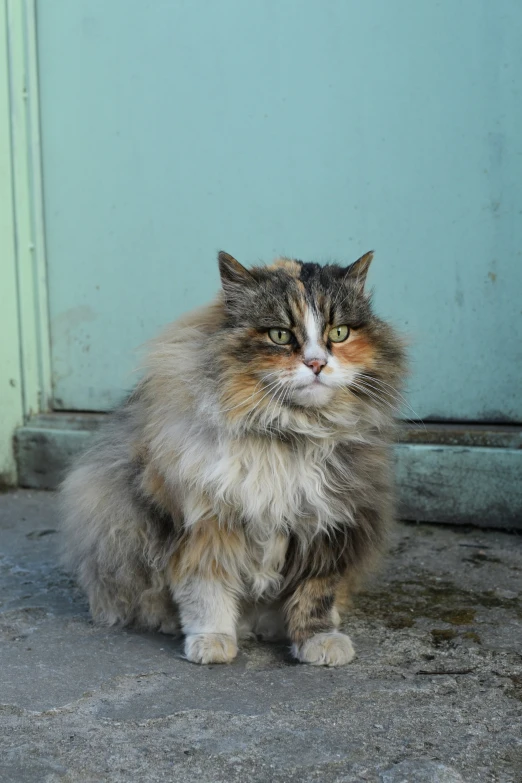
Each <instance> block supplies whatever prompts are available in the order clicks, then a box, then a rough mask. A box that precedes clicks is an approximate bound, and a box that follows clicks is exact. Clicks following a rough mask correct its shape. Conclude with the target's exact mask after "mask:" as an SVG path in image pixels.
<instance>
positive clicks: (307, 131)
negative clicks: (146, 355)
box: [37, 0, 522, 421]
mask: <svg viewBox="0 0 522 783" xmlns="http://www.w3.org/2000/svg"><path fill="white" fill-rule="evenodd" d="M37 12H38V13H37V37H38V57H39V79H40V99H41V130H42V144H43V147H42V150H43V182H44V205H45V228H46V243H47V264H48V289H49V298H50V315H51V337H52V369H53V382H54V406H55V408H57V409H77V410H104V409H106V408H108V407H110V406H111V405H113V404H114V403H115V402H117V400H118V399H119V398H120V396H121V394H122V391H123V390H124V389H126V388H129V387H130V386H131V385H132V383H133V376H132V372H131V370H132V368H133V366H134V365H135V363H136V358H135V355H134V353H133V348H134V347H135V346H136V345H138V344H140V343H142V342H143V341H144V340H146V339H147V338H149V337H150V336H152V335H153V334H154V333H155V332H156V330H157V328H158V327H159V326H161V325H162V324H163V323H165V322H167V321H169V320H171V319H172V318H174V317H176V316H177V315H179V314H180V313H181V312H183V311H184V310H186V309H188V308H190V307H193V306H195V305H197V304H200V303H203V302H205V301H206V300H207V299H208V298H209V297H210V296H212V294H213V292H214V291H215V290H216V287H217V285H218V275H217V270H216V265H215V254H216V251H217V250H218V248H224V249H226V250H228V251H229V252H231V253H233V254H234V255H236V256H237V257H238V258H239V259H240V260H241V261H244V262H255V261H256V260H258V259H264V260H270V259H271V258H272V257H273V256H274V255H276V254H280V253H284V254H288V255H295V256H297V257H299V258H302V259H304V260H329V259H341V260H343V261H345V262H348V261H352V260H354V259H355V258H356V257H357V256H358V255H359V254H361V253H362V252H364V251H366V250H368V249H370V248H375V249H376V251H377V254H376V260H375V262H374V269H373V270H372V273H371V283H373V284H375V286H376V287H377V295H376V299H377V304H378V307H379V309H380V310H381V311H382V312H383V313H384V314H386V315H388V316H390V317H391V318H392V319H393V320H394V321H395V322H396V323H397V324H398V325H399V326H400V327H402V328H403V329H404V330H405V331H406V332H407V333H408V334H409V335H410V339H411V342H412V353H413V373H412V378H411V383H410V388H411V394H410V401H411V405H412V407H413V408H414V409H415V411H416V413H417V415H418V416H421V417H424V418H433V419H453V420H457V419H460V420H468V421H480V420H483V421H502V420H503V421H507V420H510V421H521V420H522V397H521V395H520V393H519V390H520V380H521V378H522V341H521V339H520V336H521V335H520V332H521V329H520V314H521V304H520V301H521V293H522V219H521V214H522V132H521V128H522V96H521V93H520V91H521V84H522V79H521V76H522V46H521V45H520V42H521V40H522V4H521V3H520V0H497V2H494V3H493V2H491V0H458V2H456V1H455V0H440V2H437V3H433V2H418V0H395V1H394V2H393V3H391V2H389V0H371V1H370V2H361V1H360V0H323V1H322V2H313V0H306V2H305V1H304V0H255V1H254V2H249V3H245V2H242V0H220V2H211V1H210V0H208V2H206V1H204V0H191V2H183V1H182V0H169V1H168V2H167V1H165V2H162V1H161V0H148V1H147V0H140V1H139V2H137V1H136V2H134V0H133V1H132V2H129V0H111V2H107V0H39V2H37Z"/></svg>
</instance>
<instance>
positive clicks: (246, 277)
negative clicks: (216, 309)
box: [218, 250, 254, 304]
mask: <svg viewBox="0 0 522 783" xmlns="http://www.w3.org/2000/svg"><path fill="white" fill-rule="evenodd" d="M218 263H219V274H220V275H221V285H222V286H223V291H224V292H225V299H226V301H227V302H228V303H229V304H230V303H232V302H233V300H234V299H236V297H238V296H240V295H241V292H242V291H243V290H244V288H245V287H247V286H249V285H251V284H252V283H253V282H254V278H253V277H252V275H251V274H250V272H249V271H248V269H245V267H244V266H243V265H242V264H240V263H239V261H236V259H235V258H234V257H233V256H231V255H229V254H228V253H225V252H224V251H223V250H221V251H220V253H218Z"/></svg>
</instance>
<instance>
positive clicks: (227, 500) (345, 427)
mask: <svg viewBox="0 0 522 783" xmlns="http://www.w3.org/2000/svg"><path fill="white" fill-rule="evenodd" d="M372 257H373V253H366V254H365V255H364V256H362V257H361V258H360V259H359V260H358V261H356V262H355V263H353V264H351V265H349V266H347V267H343V266H340V265H337V264H328V265H325V266H320V265H319V264H316V263H303V262H301V261H297V260H293V259H288V258H281V259H278V260H277V261H275V262H274V263H273V264H272V265H269V266H255V267H253V268H251V269H247V268H245V267H244V266H243V265H242V264H240V263H239V262H238V261H236V259H235V258H233V257H232V256H230V255H228V254H227V253H224V252H221V253H219V257H218V261H219V270H220V276H221V283H222V286H221V290H220V293H219V295H218V296H217V299H216V300H215V301H214V302H213V303H212V304H210V305H208V306H206V307H203V308H201V309H199V310H196V311H195V312H192V313H189V314H188V315H186V316H184V317H182V318H181V319H179V320H178V321H176V322H175V323H174V324H172V325H170V326H169V327H168V328H167V329H166V331H165V332H164V333H163V334H162V335H161V336H160V337H159V338H157V339H156V340H155V341H153V342H152V344H151V347H150V351H149V353H148V357H147V359H146V362H145V367H144V375H143V379H142V380H141V381H140V382H139V383H138V385H137V387H136V388H135V390H134V391H133V392H132V393H131V395H130V396H129V398H128V399H127V400H126V402H125V403H124V404H123V405H122V406H121V407H120V408H119V409H117V410H116V411H115V412H114V413H113V414H112V416H111V417H110V421H109V423H108V425H107V426H106V428H105V430H104V431H103V433H102V434H101V437H100V439H99V441H98V442H97V443H96V445H95V446H93V447H92V448H91V449H90V450H89V451H88V452H87V453H86V454H84V455H83V456H82V457H81V458H80V459H79V461H78V462H77V464H76V465H75V466H74V467H73V469H72V471H71V472H70V473H69V475H68V476H67V478H66V479H65V482H64V484H63V486H62V490H61V497H62V501H63V511H64V514H63V532H64V541H65V547H64V555H65V562H66V564H67V566H68V567H69V568H70V569H71V570H72V571H73V572H74V573H75V574H76V577H77V579H78V581H79V584H80V585H81V587H82V588H83V589H84V590H85V591H86V593H87V596H88V599H89V604H90V610H91V613H92V616H93V618H94V619H95V621H98V622H100V623H104V624H108V625H113V624H121V625H134V626H137V627H141V628H145V629H156V630H159V631H163V632H165V633H176V632H177V631H178V629H179V627H180V626H181V630H182V631H183V633H184V635H185V639H184V654H185V657H186V658H187V659H188V660H189V661H193V662H195V663H202V664H209V663H225V662H229V661H231V660H232V659H233V658H234V657H235V656H236V654H237V651H238V638H239V637H240V636H242V635H244V634H248V633H251V634H252V633H256V632H257V633H258V634H261V635H262V636H264V637H265V638H270V637H274V638H275V637H277V636H278V635H280V634H281V630H282V632H283V634H284V635H285V636H286V638H287V639H288V640H289V642H290V643H291V650H292V654H293V656H294V657H295V658H297V660H299V661H302V662H305V663H310V664H316V665H327V666H338V665H342V664H345V663H348V662H349V661H350V660H351V659H352V658H353V656H354V650H353V646H352V643H351V640H350V638H349V637H348V636H347V635H346V634H344V633H342V632H340V630H339V625H340V614H341V612H342V611H343V609H344V608H345V607H346V605H347V603H348V600H349V593H350V592H351V590H352V587H353V586H354V584H355V583H356V581H357V580H358V579H359V578H360V576H361V575H362V574H364V573H365V572H366V571H367V570H368V568H369V566H370V565H371V564H372V562H373V560H374V559H375V556H376V555H377V554H378V553H379V551H380V550H381V549H382V546H383V543H384V542H385V539H386V533H387V530H388V528H389V525H390V522H391V520H392V516H393V491H392V476H391V464H390V451H391V443H392V440H393V437H394V414H395V413H396V412H397V408H398V404H399V399H400V391H399V390H400V387H401V382H402V378H403V374H404V367H405V354H404V348H403V344H402V341H401V339H400V338H399V337H398V336H397V335H396V333H395V331H394V330H393V329H392V327H391V326H390V325H389V324H387V323H386V322H384V321H382V320H380V319H379V318H377V317H376V316H375V315H374V313H373V309H372V303H371V297H370V295H369V294H368V293H367V292H366V290H365V280H366V275H367V272H368V268H369V266H370V263H371V260H372Z"/></svg>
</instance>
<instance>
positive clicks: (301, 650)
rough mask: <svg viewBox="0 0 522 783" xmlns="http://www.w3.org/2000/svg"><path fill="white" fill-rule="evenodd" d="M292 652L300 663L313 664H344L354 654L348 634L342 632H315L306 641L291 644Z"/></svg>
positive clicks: (348, 661)
mask: <svg viewBox="0 0 522 783" xmlns="http://www.w3.org/2000/svg"><path fill="white" fill-rule="evenodd" d="M292 653H293V655H294V656H295V657H296V658H297V660H298V661H301V663H311V664H313V665H314V666H344V664H345V663H350V661H351V660H352V659H353V657H354V655H355V651H354V649H353V645H352V642H351V640H350V637H349V636H346V634H344V633H337V632H334V633H317V634H316V635H315V636H312V637H311V638H310V639H307V640H306V642H302V643H301V644H293V645H292Z"/></svg>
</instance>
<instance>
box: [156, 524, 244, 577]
mask: <svg viewBox="0 0 522 783" xmlns="http://www.w3.org/2000/svg"><path fill="white" fill-rule="evenodd" d="M245 549H246V543H245V536H244V533H243V531H242V530H235V529H234V530H233V529H231V528H229V527H225V526H222V525H219V523H218V521H217V520H216V519H208V520H204V521H202V522H199V523H198V524H197V525H195V526H194V527H193V528H191V529H190V530H188V531H186V532H185V534H184V536H183V538H182V540H181V542H180V545H179V547H178V549H177V550H176V552H175V553H174V555H173V556H172V558H171V560H170V563H169V570H170V576H171V579H172V582H173V583H176V582H180V581H182V580H184V579H186V578H187V577H191V576H198V577H199V578H201V579H218V580H219V581H222V582H227V583H230V582H236V581H237V578H238V576H239V571H240V564H241V563H244V561H245Z"/></svg>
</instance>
